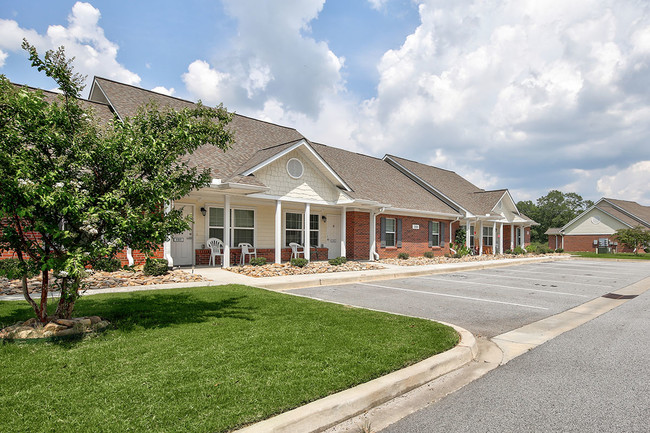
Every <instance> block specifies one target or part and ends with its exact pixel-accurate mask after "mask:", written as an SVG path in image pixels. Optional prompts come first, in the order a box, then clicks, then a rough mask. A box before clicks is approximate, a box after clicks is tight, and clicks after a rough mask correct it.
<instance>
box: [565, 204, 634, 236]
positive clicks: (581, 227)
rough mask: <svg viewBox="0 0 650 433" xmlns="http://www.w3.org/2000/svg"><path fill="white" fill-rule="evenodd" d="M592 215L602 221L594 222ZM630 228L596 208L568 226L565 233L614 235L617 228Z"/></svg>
mask: <svg viewBox="0 0 650 433" xmlns="http://www.w3.org/2000/svg"><path fill="white" fill-rule="evenodd" d="M592 217H597V218H599V219H600V221H599V222H598V223H597V224H594V222H593V221H592ZM622 228H628V227H627V226H626V225H625V224H623V223H622V222H620V221H618V220H617V219H615V218H612V217H611V216H609V215H607V214H606V213H605V212H603V211H601V210H599V209H597V208H594V209H592V210H590V211H589V212H587V213H586V214H584V215H583V216H581V217H580V218H579V219H578V220H577V221H576V222H574V223H573V224H571V226H569V227H567V229H566V231H565V233H564V234H565V235H593V234H602V235H612V234H614V233H616V230H618V229H622Z"/></svg>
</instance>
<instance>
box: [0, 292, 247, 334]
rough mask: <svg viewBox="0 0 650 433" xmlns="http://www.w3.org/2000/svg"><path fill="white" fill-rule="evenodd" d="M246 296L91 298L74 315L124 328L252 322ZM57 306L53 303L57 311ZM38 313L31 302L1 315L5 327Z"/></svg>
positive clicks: (140, 295)
mask: <svg viewBox="0 0 650 433" xmlns="http://www.w3.org/2000/svg"><path fill="white" fill-rule="evenodd" d="M244 299H246V296H229V297H224V298H223V299H219V300H214V301H212V300H203V299H199V298H198V297H196V296H194V295H192V294H190V293H175V294H171V293H146V294H144V293H131V294H130V296H119V297H113V296H111V297H102V298H95V297H88V298H82V299H80V300H79V301H78V302H77V305H76V306H75V311H74V313H73V316H75V317H81V316H100V317H102V318H104V319H107V320H109V321H110V322H111V324H112V327H113V328H117V329H119V330H121V331H131V330H135V329H143V328H144V329H151V328H162V327H166V326H171V325H178V324H184V323H201V322H206V321H211V320H215V319H223V318H229V319H238V320H246V321H252V320H255V319H254V317H253V316H254V314H253V313H254V310H255V309H254V308H251V307H249V306H245V305H243V304H242V301H243V300H244ZM55 308H56V307H55V306H53V305H50V306H49V310H51V311H54V309H55ZM33 316H34V312H33V310H32V309H31V308H30V307H29V306H28V305H22V306H20V307H16V308H12V309H11V311H10V312H9V313H8V314H5V315H2V316H0V323H1V324H2V325H3V326H7V325H11V324H14V323H16V322H18V321H22V320H26V319H29V318H30V317H33Z"/></svg>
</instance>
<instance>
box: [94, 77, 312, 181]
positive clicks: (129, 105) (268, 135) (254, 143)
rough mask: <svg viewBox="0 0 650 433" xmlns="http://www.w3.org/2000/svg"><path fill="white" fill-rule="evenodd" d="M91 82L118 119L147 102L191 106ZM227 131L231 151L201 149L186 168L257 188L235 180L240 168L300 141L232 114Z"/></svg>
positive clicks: (238, 178)
mask: <svg viewBox="0 0 650 433" xmlns="http://www.w3.org/2000/svg"><path fill="white" fill-rule="evenodd" d="M95 82H96V83H97V84H99V86H100V87H101V89H102V90H103V91H104V93H105V94H106V95H107V96H108V99H109V100H110V103H111V105H112V106H113V107H114V108H115V110H116V111H117V112H118V114H119V115H120V116H121V117H131V116H133V115H134V114H136V113H137V110H138V108H139V107H141V106H142V105H144V104H146V103H148V102H150V101H154V102H156V103H157V104H158V105H159V106H160V107H170V108H173V109H177V110H179V109H182V108H189V107H192V106H194V105H195V104H194V103H192V102H189V101H184V100H182V99H178V98H174V97H171V96H166V95H162V94H160V93H156V92H152V91H149V90H145V89H140V88H138V87H134V86H130V85H127V84H122V83H118V82H116V81H112V80H108V79H105V78H100V77H96V78H95ZM228 128H230V130H231V131H232V132H233V134H234V136H235V145H234V146H233V147H232V148H231V149H228V150H227V151H226V152H224V151H222V150H219V149H216V148H214V147H212V146H202V147H200V148H199V149H197V150H196V151H195V152H194V153H193V154H192V155H190V156H189V161H190V164H192V165H195V166H197V167H199V168H209V169H210V170H211V171H212V177H214V178H217V179H222V181H224V182H228V181H230V182H235V181H236V182H239V183H248V184H253V185H256V184H257V185H261V184H260V183H259V182H258V181H256V180H255V179H254V178H251V179H247V178H248V176H247V177H246V178H243V177H241V176H238V175H239V173H241V172H242V170H240V167H242V166H244V165H245V164H246V163H247V162H248V161H249V160H250V158H251V157H252V156H253V155H254V154H255V153H256V152H258V151H259V150H261V149H265V148H269V147H272V146H277V145H279V144H283V143H290V142H295V141H296V140H300V139H302V138H304V137H303V136H302V134H300V133H299V132H298V131H296V130H295V129H294V128H288V127H285V126H280V125H275V124H273V123H268V122H264V121H261V120H256V119H252V118H250V117H246V116H241V115H238V114H234V116H233V119H232V121H231V122H230V124H229V125H228ZM235 177H236V179H235Z"/></svg>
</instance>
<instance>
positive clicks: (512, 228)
mask: <svg viewBox="0 0 650 433" xmlns="http://www.w3.org/2000/svg"><path fill="white" fill-rule="evenodd" d="M514 249H515V225H514V224H510V251H512V250H514Z"/></svg>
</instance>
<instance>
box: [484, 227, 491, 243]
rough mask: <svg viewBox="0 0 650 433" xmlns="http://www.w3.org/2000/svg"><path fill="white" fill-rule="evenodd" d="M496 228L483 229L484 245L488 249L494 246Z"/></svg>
mask: <svg viewBox="0 0 650 433" xmlns="http://www.w3.org/2000/svg"><path fill="white" fill-rule="evenodd" d="M493 236H494V227H483V245H485V246H487V247H491V246H492V240H493V239H494V237H493Z"/></svg>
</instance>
